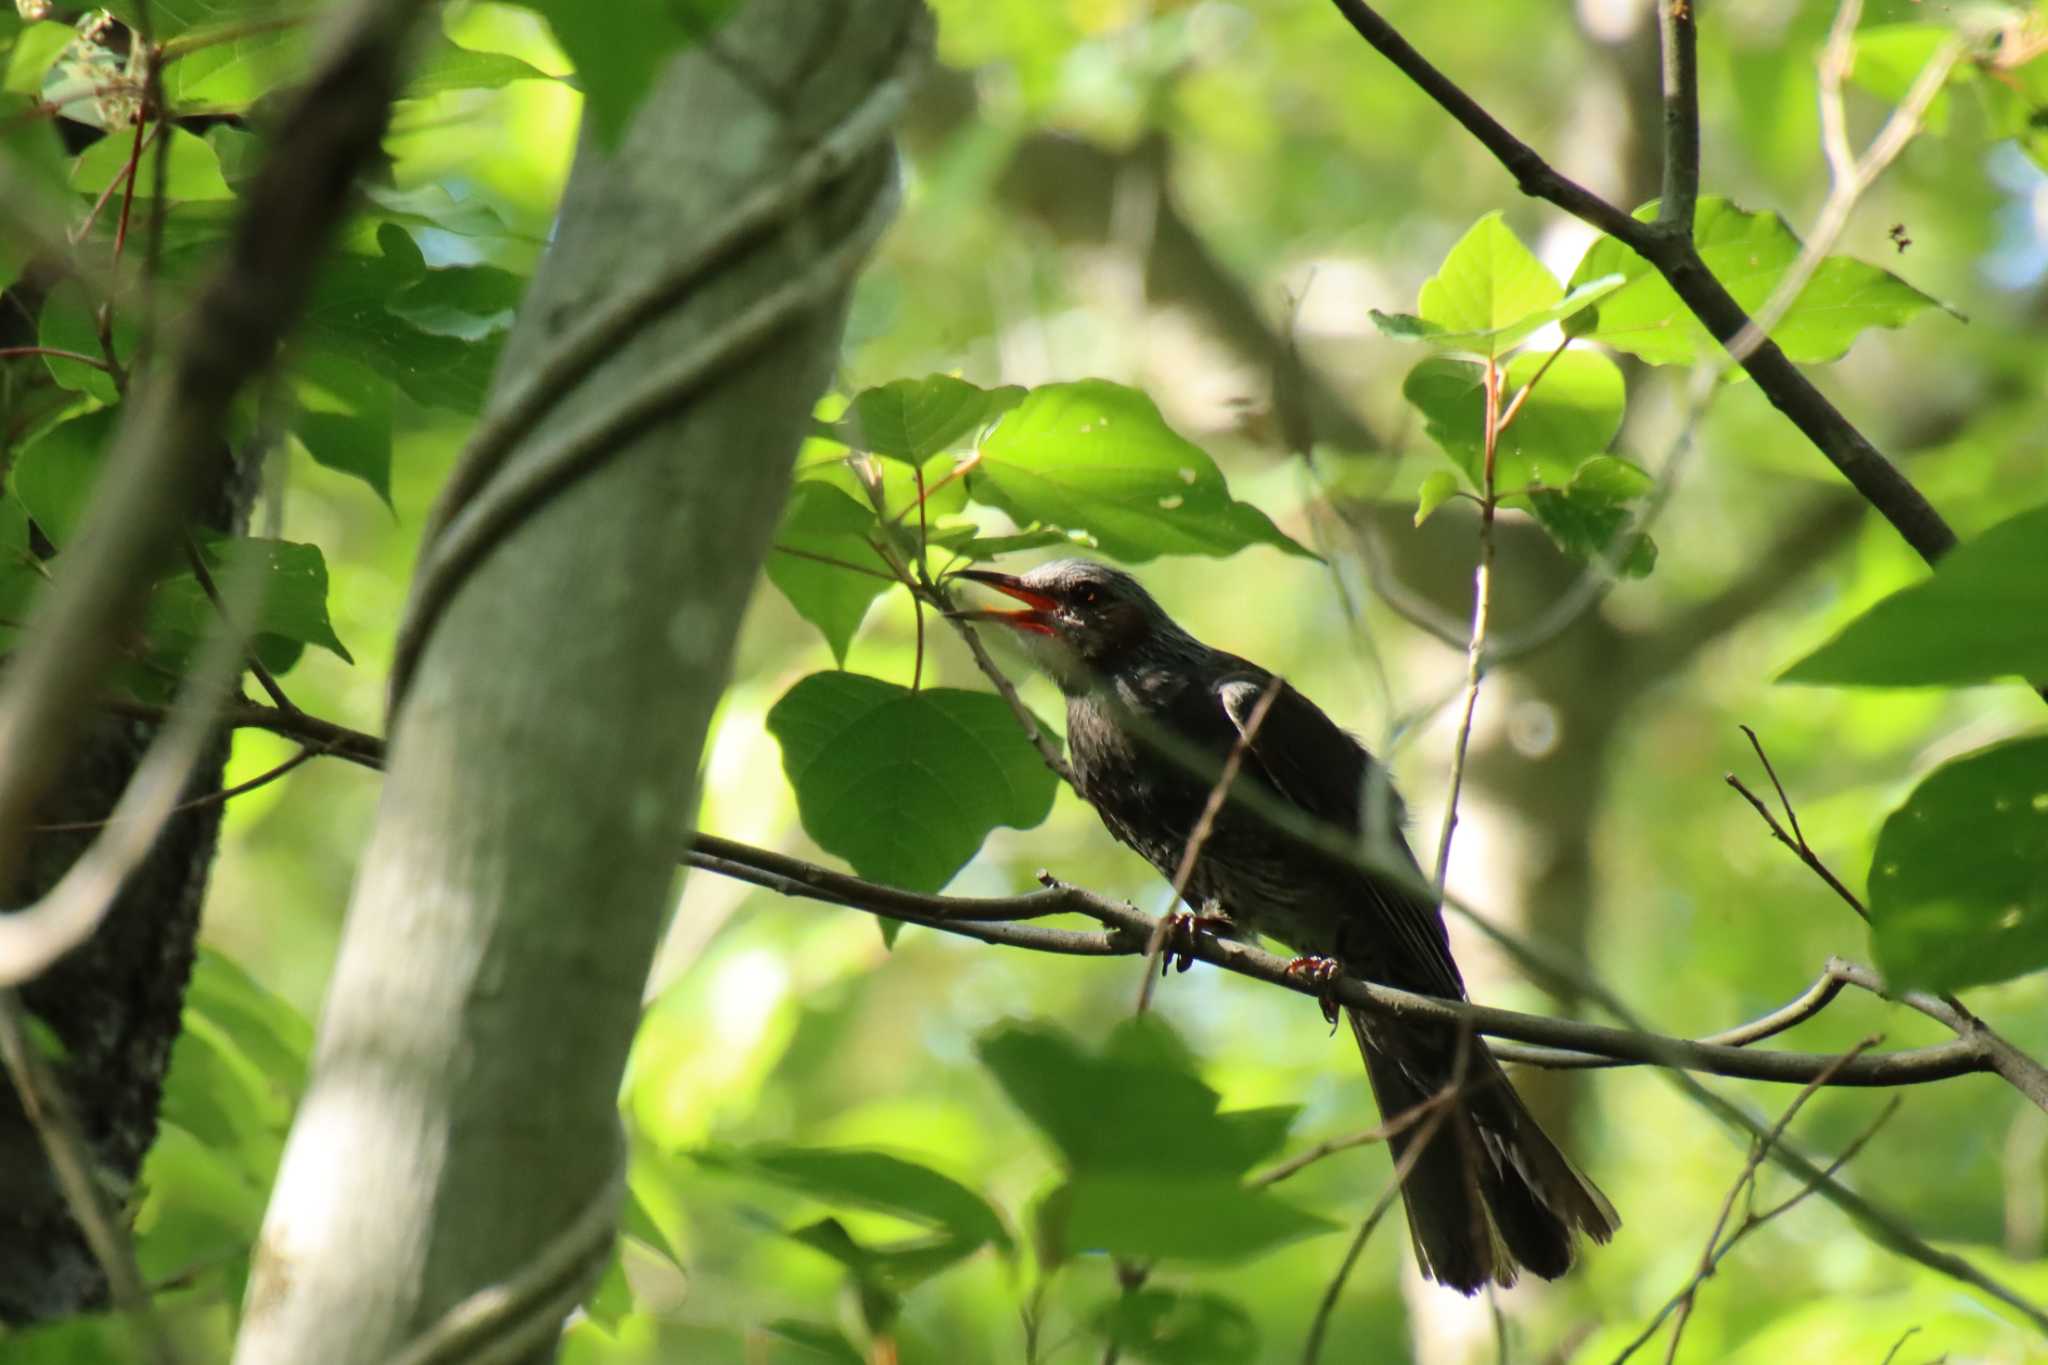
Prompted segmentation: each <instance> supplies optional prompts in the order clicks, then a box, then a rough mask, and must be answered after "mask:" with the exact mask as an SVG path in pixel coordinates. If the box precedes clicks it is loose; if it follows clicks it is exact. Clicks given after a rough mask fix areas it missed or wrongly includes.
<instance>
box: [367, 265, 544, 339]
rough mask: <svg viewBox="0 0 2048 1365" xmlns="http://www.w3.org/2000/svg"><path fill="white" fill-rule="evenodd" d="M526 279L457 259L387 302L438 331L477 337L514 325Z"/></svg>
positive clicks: (431, 330)
mask: <svg viewBox="0 0 2048 1365" xmlns="http://www.w3.org/2000/svg"><path fill="white" fill-rule="evenodd" d="M525 292H526V281H525V280H524V279H522V278H521V277H519V276H518V275H515V274H513V273H512V272H511V271H509V270H500V269H499V268H498V267H496V266H493V265H458V266H446V267H442V268H439V269H434V270H429V271H427V272H426V273H425V274H423V275H422V276H420V278H419V279H417V280H415V281H413V283H411V284H409V285H407V286H406V287H405V288H403V289H401V290H399V291H398V293H397V294H396V295H394V296H393V297H392V299H391V300H390V302H389V303H388V304H387V305H386V306H387V307H388V308H389V309H390V310H391V313H392V315H393V316H394V317H399V318H403V319H404V320H405V321H407V322H409V323H411V324H412V325H413V326H415V327H417V328H419V329H420V330H421V331H422V332H428V333H431V334H433V335H434V336H446V337H460V338H462V339H463V340H465V341H477V340H480V339H481V338H483V337H486V336H489V335H490V334H491V333H493V332H503V331H506V330H508V329H509V328H510V327H511V326H512V314H513V312H514V310H516V309H517V308H518V307H519V299H520V296H521V295H522V294H524V293H525Z"/></svg>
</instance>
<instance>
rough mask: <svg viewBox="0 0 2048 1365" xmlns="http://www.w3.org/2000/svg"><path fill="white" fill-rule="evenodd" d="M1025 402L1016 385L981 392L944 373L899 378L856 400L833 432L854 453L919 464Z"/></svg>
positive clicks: (1021, 392)
mask: <svg viewBox="0 0 2048 1365" xmlns="http://www.w3.org/2000/svg"><path fill="white" fill-rule="evenodd" d="M1023 398H1024V390H1023V389H1021V388H1018V387H1016V386H1014V385H1012V386H1009V387H1007V388H1001V389H982V388H977V387H975V386H974V385H972V384H970V383H968V382H967V381H966V380H964V379H955V378H954V377H953V376H951V375H945V374H934V375H927V376H926V377H925V378H923V379H898V380H896V381H894V382H892V383H888V384H884V385H882V386H881V387H880V388H873V389H865V390H863V391H861V392H860V393H858V394H856V395H854V399H853V402H852V403H850V404H848V405H847V409H846V412H845V414H844V415H843V416H841V417H840V419H839V420H838V421H837V422H835V423H833V424H832V427H831V431H832V433H833V435H834V436H835V437H837V438H838V439H839V440H841V441H843V442H844V443H845V444H847V445H849V446H851V447H853V448H854V449H855V450H865V451H869V452H871V453H873V454H876V455H887V456H889V457H890V458H892V459H897V460H909V461H911V462H912V463H916V464H921V463H923V462H924V461H926V460H929V459H930V458H931V457H932V456H934V455H937V454H938V453H939V452H941V451H944V450H950V449H952V448H953V447H954V446H956V445H958V444H959V443H960V442H961V441H963V440H965V439H966V438H967V437H969V436H971V435H973V434H974V432H975V430H976V429H977V428H979V427H981V426H982V425H984V424H985V423H987V422H990V421H992V420H994V419H995V418H996V417H997V416H999V415H1001V414H1002V413H1004V412H1007V411H1008V410H1009V409H1011V408H1013V407H1015V406H1016V405H1017V404H1018V403H1019V402H1021V401H1022V400H1023Z"/></svg>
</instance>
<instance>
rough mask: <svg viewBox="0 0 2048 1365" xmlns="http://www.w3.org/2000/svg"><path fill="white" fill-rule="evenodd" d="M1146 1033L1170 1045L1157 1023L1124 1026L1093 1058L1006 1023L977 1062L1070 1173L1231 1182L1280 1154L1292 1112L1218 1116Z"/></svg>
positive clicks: (1187, 1065) (982, 1045)
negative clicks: (1054, 1150)
mask: <svg viewBox="0 0 2048 1365" xmlns="http://www.w3.org/2000/svg"><path fill="white" fill-rule="evenodd" d="M1154 1033H1158V1034H1163V1035H1164V1038H1165V1039H1167V1040H1170V1039H1171V1038H1172V1035H1171V1034H1170V1033H1167V1032H1166V1027H1165V1025H1163V1024H1159V1023H1157V1022H1155V1021H1152V1020H1149V1019H1137V1020H1130V1021H1126V1022H1125V1023H1124V1024H1122V1025H1120V1026H1119V1029H1118V1031H1117V1033H1116V1034H1115V1035H1114V1039H1113V1041H1112V1044H1111V1046H1110V1047H1109V1048H1107V1049H1105V1051H1104V1054H1103V1055H1102V1056H1100V1057H1097V1056H1093V1055H1090V1054H1089V1053H1088V1052H1086V1051H1085V1050H1083V1049H1082V1048H1081V1047H1080V1045H1079V1044H1077V1043H1076V1042H1075V1041H1074V1040H1073V1039H1072V1038H1071V1037H1069V1036H1068V1035H1067V1034H1065V1033H1062V1032H1060V1031H1059V1030H1057V1029H1053V1028H1051V1027H1049V1026H1045V1025H1038V1024H1021V1023H1012V1024H1004V1025H1001V1026H999V1027H997V1028H995V1029H992V1030H990V1031H989V1032H987V1033H985V1034H983V1035H982V1036H981V1037H980V1038H979V1039H978V1040H976V1043H975V1052H976V1054H977V1055H978V1056H979V1057H980V1058H981V1061H982V1065H984V1066H986V1067H987V1068H988V1069H989V1070H990V1071H991V1072H993V1073H994V1075H995V1078H996V1080H997V1081H998V1082H999V1083H1000V1084H1001V1085H1002V1087H1003V1091H1004V1093H1006V1094H1007V1095H1008V1096H1009V1097H1010V1102H1011V1103H1012V1104H1014V1105H1016V1106H1017V1107H1018V1108H1019V1109H1021V1110H1023V1111H1024V1115H1025V1117H1026V1118H1028V1119H1030V1120H1031V1121H1032V1123H1034V1124H1036V1125H1037V1126H1038V1128H1039V1130H1040V1131H1042V1132H1043V1133H1044V1134H1045V1135H1046V1137H1048V1138H1049V1139H1051V1141H1052V1143H1053V1145H1054V1146H1055V1147H1056V1148H1058V1149H1059V1152H1060V1156H1061V1158H1062V1160H1063V1161H1064V1162H1065V1164H1066V1165H1067V1167H1068V1168H1069V1169H1070V1170H1073V1171H1075V1172H1077V1173H1079V1172H1108V1173H1116V1174H1129V1175H1134V1176H1144V1177H1148V1178H1151V1177H1157V1178H1162V1179H1164V1178H1168V1177H1172V1178H1189V1179H1194V1178H1201V1177H1215V1178H1217V1179H1220V1180H1224V1181H1232V1180H1235V1179H1236V1177H1237V1176H1238V1175H1240V1174H1241V1173H1242V1172H1244V1171H1245V1170H1247V1169H1249V1168H1250V1167H1251V1165H1252V1164H1253V1163H1254V1162H1257V1161H1259V1160H1260V1159H1262V1158H1264V1157H1266V1156H1268V1155H1270V1154H1271V1153H1273V1152H1274V1151H1277V1150H1278V1149H1279V1146H1280V1144H1281V1143H1282V1142H1283V1141H1284V1140H1285V1138H1286V1133H1287V1127H1288V1125H1289V1124H1290V1123H1291V1122H1292V1121H1293V1119H1294V1116H1295V1114H1296V1112H1298V1111H1295V1110H1292V1109H1259V1110H1247V1111H1240V1112H1238V1113H1232V1114H1219V1113H1218V1112H1217V1106H1218V1104H1219V1103H1220V1097H1219V1096H1218V1095H1217V1093H1216V1092H1215V1091H1214V1090H1212V1089H1210V1088H1209V1087H1208V1086H1207V1085H1205V1084H1203V1083H1202V1081H1201V1080H1200V1079H1199V1078H1197V1077H1196V1076H1195V1075H1194V1072H1193V1065H1192V1062H1190V1061H1188V1060H1187V1059H1186V1058H1185V1054H1184V1053H1180V1054H1178V1056H1179V1060H1175V1056H1176V1052H1175V1050H1174V1049H1171V1048H1167V1047H1165V1046H1163V1045H1162V1041H1161V1040H1159V1039H1155V1038H1152V1037H1151V1036H1150V1035H1152V1034H1154ZM1176 1047H1177V1045H1176Z"/></svg>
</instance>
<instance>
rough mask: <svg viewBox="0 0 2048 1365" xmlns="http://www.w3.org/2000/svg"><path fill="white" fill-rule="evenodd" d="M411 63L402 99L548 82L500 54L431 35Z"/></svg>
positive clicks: (538, 71) (538, 72)
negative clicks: (530, 82) (523, 82)
mask: <svg viewBox="0 0 2048 1365" xmlns="http://www.w3.org/2000/svg"><path fill="white" fill-rule="evenodd" d="M426 48H427V50H426V51H425V52H423V53H421V54H419V56H418V57H417V58H415V60H414V61H413V64H412V68H411V71H410V72H409V73H408V74H407V76H406V81H405V89H404V90H403V91H401V92H400V97H401V98H403V99H424V98H425V97H426V96H428V95H438V94H441V93H442V92H444V91H448V90H495V89H497V88H498V87H500V86H505V85H510V84H511V83H512V82H513V81H551V80H553V79H555V78H554V77H553V76H550V75H549V74H548V73H547V72H545V71H542V70H541V69H540V68H538V67H536V66H533V65H532V64H530V63H527V62H523V61H521V60H519V58H517V57H514V56H511V55H509V54H507V53H503V52H479V51H477V50H476V49H474V48H467V47H462V46H459V45H458V44H456V43H454V42H451V41H450V40H449V39H448V37H447V36H446V35H445V34H441V33H435V34H433V35H432V36H431V37H430V38H429V39H428V40H427V44H426Z"/></svg>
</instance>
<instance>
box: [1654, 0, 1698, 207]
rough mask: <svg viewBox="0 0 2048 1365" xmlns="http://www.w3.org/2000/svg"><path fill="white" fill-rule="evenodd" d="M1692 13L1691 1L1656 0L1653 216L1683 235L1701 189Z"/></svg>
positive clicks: (1695, 38)
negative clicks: (1660, 138) (1658, 97)
mask: <svg viewBox="0 0 2048 1365" xmlns="http://www.w3.org/2000/svg"><path fill="white" fill-rule="evenodd" d="M1695 18H1696V16H1695V15H1694V13H1693V0H1657V36H1658V39H1659V42H1658V47H1659V48H1660V49H1661V51H1662V54H1663V95H1664V193H1663V195H1662V196H1661V198H1660V202H1659V203H1658V205H1657V221H1658V223H1660V224H1661V225H1663V226H1664V227H1666V228H1668V229H1669V230H1670V231H1672V232H1674V233H1680V234H1683V235H1684V236H1685V237H1686V238H1687V239H1688V240H1690V239H1691V237H1692V224H1693V208H1694V206H1695V205H1696V204H1697V203H1698V202H1699V194H1700V62H1699V31H1698V28H1697V26H1696V24H1695Z"/></svg>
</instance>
